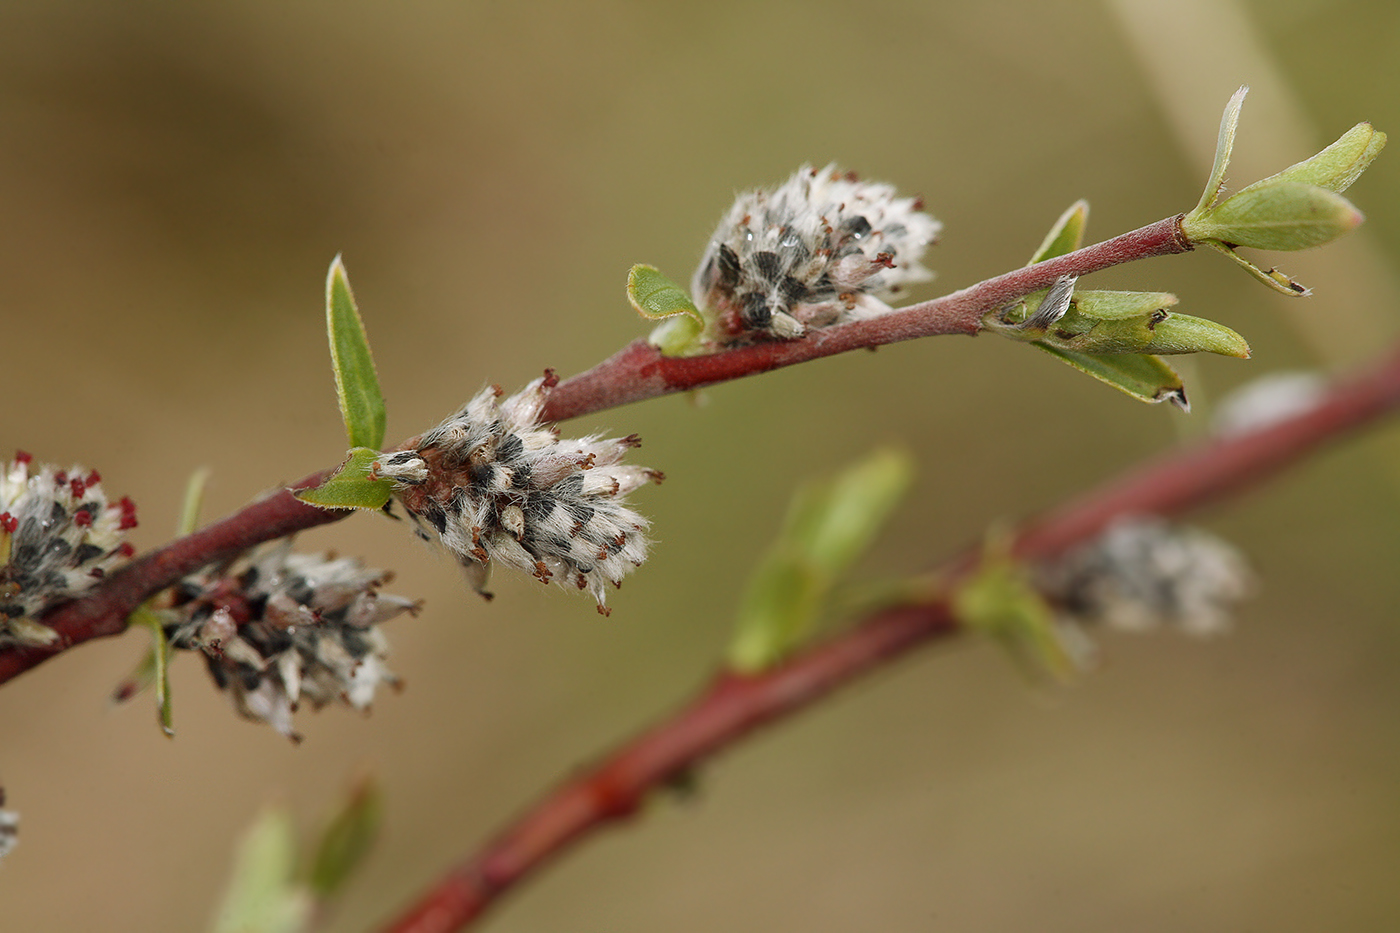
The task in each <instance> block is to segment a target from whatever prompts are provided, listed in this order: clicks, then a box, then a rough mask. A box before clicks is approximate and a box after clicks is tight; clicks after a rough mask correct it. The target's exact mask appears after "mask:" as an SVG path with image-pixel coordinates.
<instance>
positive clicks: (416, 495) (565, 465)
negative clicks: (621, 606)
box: [374, 373, 662, 615]
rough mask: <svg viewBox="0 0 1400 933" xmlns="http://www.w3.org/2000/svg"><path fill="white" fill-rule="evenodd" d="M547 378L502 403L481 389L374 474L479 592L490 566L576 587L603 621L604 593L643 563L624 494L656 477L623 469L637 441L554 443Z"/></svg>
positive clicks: (636, 517)
mask: <svg viewBox="0 0 1400 933" xmlns="http://www.w3.org/2000/svg"><path fill="white" fill-rule="evenodd" d="M557 382H558V380H557V378H556V377H555V376H554V375H553V374H552V373H547V374H546V375H545V376H544V377H543V378H540V379H536V380H535V381H533V382H531V383H530V384H529V385H527V386H526V387H525V388H524V389H522V390H521V391H519V392H517V393H516V394H515V395H512V396H510V397H509V398H505V399H502V398H501V394H502V393H501V390H500V389H499V388H497V387H495V386H490V387H487V388H486V389H484V390H482V391H481V392H480V393H478V394H477V395H476V397H474V398H473V399H472V400H471V401H470V402H468V403H467V404H466V405H465V406H463V408H462V409H461V410H460V411H458V412H457V413H455V414H453V415H452V416H450V417H449V418H447V419H446V420H444V421H443V422H442V423H441V424H439V425H438V426H437V427H435V428H433V429H432V430H431V431H429V432H428V433H427V434H425V435H423V437H422V438H421V439H420V441H419V444H418V446H417V448H416V449H414V450H407V451H402V452H399V453H396V454H390V455H386V456H385V457H382V458H381V459H380V460H379V461H378V462H377V463H376V465H375V468H374V472H375V475H377V476H381V477H385V478H389V479H392V480H394V481H395V496H396V497H397V498H398V500H399V502H400V503H402V505H403V507H404V509H405V511H407V512H408V514H409V516H410V517H411V518H412V519H413V521H414V524H415V526H416V527H417V530H418V534H419V536H420V537H422V538H424V539H425V540H429V541H436V542H438V543H439V544H441V545H442V546H443V547H444V548H445V549H446V550H447V551H448V552H449V553H451V554H452V555H453V556H454V557H455V558H456V559H457V561H458V563H460V564H461V565H462V567H463V569H464V570H465V572H466V574H467V578H468V580H469V581H470V582H471V584H472V585H473V586H474V587H475V588H476V589H477V591H478V592H482V593H483V595H488V596H489V594H486V593H485V589H484V587H485V586H486V582H487V578H488V575H489V573H490V569H491V566H492V564H493V563H501V564H504V565H506V566H507V567H513V568H515V569H517V570H520V571H523V572H525V573H528V574H530V575H531V576H533V577H535V578H536V579H537V580H539V581H540V582H541V583H551V582H552V583H557V584H559V585H560V586H563V587H566V588H572V589H579V590H586V591H587V592H588V593H589V594H590V595H592V596H593V598H594V599H595V600H596V601H597V603H598V611H599V612H602V613H603V614H605V615H606V614H607V613H608V609H607V605H606V587H607V585H608V584H612V585H614V586H619V585H621V583H622V578H623V577H624V576H625V575H626V574H628V573H630V572H631V571H632V570H633V569H634V568H636V567H638V566H640V565H641V564H642V562H643V561H644V560H646V556H647V545H648V541H647V537H646V531H647V525H648V523H647V520H646V519H645V518H643V517H642V516H641V515H640V514H638V513H637V512H635V511H633V510H632V509H631V508H629V507H628V506H627V505H626V503H625V499H626V496H627V494H628V493H630V492H632V490H634V489H636V488H637V487H639V486H642V485H644V484H646V483H648V482H660V481H661V479H662V474H661V473H659V472H658V471H656V470H651V469H647V468H646V467H640V466H633V465H631V464H626V463H623V462H622V458H623V456H624V455H625V454H626V453H627V451H628V450H630V449H631V448H633V447H636V446H638V445H639V444H640V440H639V439H638V438H637V437H636V435H631V436H628V437H624V438H603V437H600V436H597V435H591V436H589V437H584V438H579V439H568V438H560V437H559V434H558V431H557V429H555V428H554V427H553V426H552V425H545V424H542V423H540V420H539V419H540V414H541V412H542V411H543V409H544V402H545V399H546V397H547V396H548V394H549V391H550V390H551V389H552V388H553V387H554V386H555V385H556V384H557Z"/></svg>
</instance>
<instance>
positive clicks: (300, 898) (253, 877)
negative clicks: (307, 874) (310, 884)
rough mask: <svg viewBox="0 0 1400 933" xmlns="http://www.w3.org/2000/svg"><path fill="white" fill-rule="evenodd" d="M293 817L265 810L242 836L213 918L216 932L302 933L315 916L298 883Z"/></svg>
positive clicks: (279, 811)
mask: <svg viewBox="0 0 1400 933" xmlns="http://www.w3.org/2000/svg"><path fill="white" fill-rule="evenodd" d="M295 866H296V839H295V837H294V835H293V833H292V821H291V818H290V817H289V816H288V815H287V814H286V813H285V812H284V811H282V810H280V809H269V810H267V811H266V812H264V813H263V814H262V815H261V816H260V817H259V818H258V820H257V822H255V823H254V824H253V825H252V826H251V827H250V828H249V830H248V832H247V833H246V834H245V835H244V837H243V841H242V842H241V843H240V844H239V847H238V851H237V853H236V854H235V856H234V865H233V872H232V875H231V877H230V878H229V882H228V888H227V889H226V890H225V892H224V899H223V903H222V904H221V905H220V907H219V912H218V915H217V917H216V918H215V922H214V926H213V931H214V933H300V931H302V930H305V929H306V928H307V926H308V924H309V922H310V920H311V908H312V899H311V896H310V893H309V892H308V891H307V890H306V889H305V888H304V887H302V886H301V885H299V884H297V883H296V882H295V881H294V875H293V872H294V869H295Z"/></svg>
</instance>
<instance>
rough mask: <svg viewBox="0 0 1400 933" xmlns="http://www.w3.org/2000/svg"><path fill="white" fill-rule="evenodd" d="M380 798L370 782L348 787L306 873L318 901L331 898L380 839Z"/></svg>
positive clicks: (382, 807)
mask: <svg viewBox="0 0 1400 933" xmlns="http://www.w3.org/2000/svg"><path fill="white" fill-rule="evenodd" d="M383 810H384V805H383V796H382V794H381V793H380V791H379V786H378V785H377V784H376V783H375V782H374V781H372V780H368V779H366V780H362V781H360V782H358V783H357V784H356V785H355V786H354V787H352V788H351V790H350V794H349V795H348V796H347V797H346V799H345V801H344V805H343V806H342V807H341V808H340V811H339V812H338V813H336V814H335V816H333V817H332V818H331V821H330V824H329V825H328V826H327V827H326V830H325V832H324V833H322V835H321V840H320V843H319V844H318V845H317V847H316V854H315V856H314V857H313V859H312V862H311V865H310V866H309V869H308V872H307V879H306V880H307V884H308V885H309V886H310V888H311V891H312V893H313V894H315V895H316V897H317V898H319V899H321V900H325V899H327V898H329V897H331V896H332V895H334V894H335V893H336V892H337V891H338V890H339V889H340V887H341V886H342V885H343V884H344V883H345V880H346V879H347V878H348V877H349V876H350V874H351V872H353V871H354V869H355V868H356V866H358V865H359V863H360V861H361V860H362V859H363V858H364V856H365V854H366V853H368V852H369V850H370V848H371V846H372V845H373V844H374V841H375V839H376V838H378V836H379V826H380V823H381V822H382V821H383Z"/></svg>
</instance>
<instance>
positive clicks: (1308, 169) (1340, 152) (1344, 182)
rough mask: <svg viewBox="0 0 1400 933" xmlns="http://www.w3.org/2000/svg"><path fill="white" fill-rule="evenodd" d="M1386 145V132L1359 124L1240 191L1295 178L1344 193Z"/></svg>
mask: <svg viewBox="0 0 1400 933" xmlns="http://www.w3.org/2000/svg"><path fill="white" fill-rule="evenodd" d="M1384 148H1385V134H1384V133H1382V132H1380V131H1379V130H1377V129H1376V128H1375V127H1373V126H1372V125H1371V124H1369V123H1358V124H1356V125H1355V126H1353V127H1352V128H1351V129H1349V130H1347V131H1346V132H1345V133H1343V134H1342V136H1341V138H1340V139H1338V140H1337V141H1336V142H1334V143H1333V144H1332V145H1330V146H1328V147H1327V148H1326V149H1324V150H1322V151H1321V152H1319V153H1318V154H1317V155H1315V156H1313V157H1312V158H1310V159H1304V160H1303V161H1302V162H1298V163H1296V164H1294V165H1290V166H1289V167H1288V168H1286V169H1284V170H1283V171H1281V172H1279V173H1278V174H1277V175H1270V176H1269V177H1268V178H1265V179H1262V180H1261V181H1256V182H1255V183H1254V184H1252V185H1250V186H1249V187H1248V188H1244V189H1242V190H1241V191H1240V194H1243V193H1244V192H1245V191H1249V190H1250V188H1257V187H1261V186H1264V185H1268V184H1271V183H1273V182H1279V181H1296V182H1299V183H1301V184H1305V185H1316V186H1317V187H1319V188H1326V189H1327V190H1328V191H1332V192H1335V193H1337V194H1341V193H1342V192H1343V191H1345V190H1347V189H1348V188H1350V187H1351V185H1352V183H1353V182H1355V181H1356V179H1358V178H1360V177H1361V173H1362V172H1364V171H1366V169H1367V168H1368V167H1369V166H1370V165H1371V163H1372V162H1374V161H1375V160H1376V156H1378V155H1380V154H1381V150H1382V149H1384Z"/></svg>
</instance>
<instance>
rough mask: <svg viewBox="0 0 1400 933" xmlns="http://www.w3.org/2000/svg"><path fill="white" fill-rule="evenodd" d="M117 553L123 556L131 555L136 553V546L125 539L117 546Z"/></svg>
mask: <svg viewBox="0 0 1400 933" xmlns="http://www.w3.org/2000/svg"><path fill="white" fill-rule="evenodd" d="M117 553H118V554H120V555H121V556H122V557H131V556H132V555H133V554H135V553H136V548H135V547H133V546H132V544H131V542H130V541H123V542H122V543H121V544H119V545H118V546H117Z"/></svg>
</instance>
